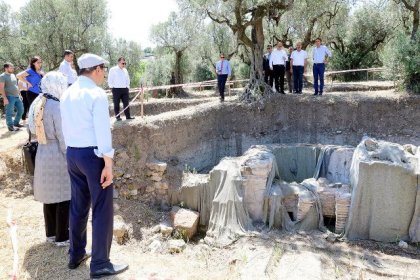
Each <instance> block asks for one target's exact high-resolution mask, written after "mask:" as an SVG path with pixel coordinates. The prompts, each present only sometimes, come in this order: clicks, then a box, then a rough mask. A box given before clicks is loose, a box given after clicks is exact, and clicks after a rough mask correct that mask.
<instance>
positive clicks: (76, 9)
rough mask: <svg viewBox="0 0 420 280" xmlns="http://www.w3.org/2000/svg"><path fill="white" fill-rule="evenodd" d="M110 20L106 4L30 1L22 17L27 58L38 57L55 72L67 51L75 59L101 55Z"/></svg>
mask: <svg viewBox="0 0 420 280" xmlns="http://www.w3.org/2000/svg"><path fill="white" fill-rule="evenodd" d="M107 19H108V12H107V8H106V1H105V0H84V1H80V0H31V1H29V2H28V4H27V5H26V6H24V7H23V8H22V10H21V12H20V16H19V22H20V31H21V35H22V40H23V42H22V43H24V44H25V45H26V46H27V48H28V49H27V57H26V58H27V59H29V57H31V56H33V55H39V56H41V57H42V58H43V60H44V62H45V63H44V67H46V68H47V69H55V68H57V67H58V66H59V64H60V62H61V61H62V54H63V50H65V49H70V50H73V51H74V52H75V54H76V56H77V55H81V54H83V53H86V52H93V53H101V50H102V40H101V39H102V38H104V37H105V34H106V28H107Z"/></svg>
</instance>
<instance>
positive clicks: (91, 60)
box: [77, 53, 109, 69]
mask: <svg viewBox="0 0 420 280" xmlns="http://www.w3.org/2000/svg"><path fill="white" fill-rule="evenodd" d="M108 63H109V62H108V61H107V60H105V59H103V58H102V57H100V56H98V55H96V54H92V53H85V54H84V55H82V56H81V57H79V59H78V60H77V64H78V65H79V68H80V69H86V68H91V67H94V66H98V65H101V64H108Z"/></svg>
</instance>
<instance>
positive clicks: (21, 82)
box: [0, 56, 44, 131]
mask: <svg viewBox="0 0 420 280" xmlns="http://www.w3.org/2000/svg"><path fill="white" fill-rule="evenodd" d="M41 67H42V60H41V58H40V57H38V56H34V57H33V58H31V60H30V63H29V67H28V68H27V69H26V70H24V71H22V72H20V73H19V74H17V75H15V74H14V72H15V67H14V65H13V64H12V63H5V64H4V65H3V69H4V73H3V74H1V75H0V94H2V96H3V104H4V108H5V114H6V124H7V128H8V130H9V131H17V130H19V129H20V128H21V127H24V125H23V124H21V123H20V121H21V119H23V120H24V121H26V116H27V113H28V111H29V107H30V106H31V104H32V102H33V101H34V100H35V98H36V97H37V96H38V95H39V93H40V92H41V88H40V82H41V79H42V77H43V75H44V72H42V70H41ZM15 110H16V114H15V117H14V118H13V115H14V112H15Z"/></svg>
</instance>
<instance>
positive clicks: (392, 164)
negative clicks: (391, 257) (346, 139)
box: [345, 137, 420, 242]
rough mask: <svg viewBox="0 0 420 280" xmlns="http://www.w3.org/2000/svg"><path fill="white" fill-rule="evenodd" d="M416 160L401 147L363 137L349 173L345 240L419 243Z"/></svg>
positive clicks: (414, 155) (415, 155) (414, 156)
mask: <svg viewBox="0 0 420 280" xmlns="http://www.w3.org/2000/svg"><path fill="white" fill-rule="evenodd" d="M416 153H417V151H416ZM416 157H418V154H413V153H412V152H408V151H407V150H405V149H404V147H403V146H401V145H398V144H394V143H389V142H385V141H377V140H374V139H371V138H367V137H365V138H364V139H363V140H362V142H361V143H360V144H359V145H358V146H357V148H356V150H355V152H354V155H353V160H352V166H351V171H350V174H351V186H352V201H351V204H350V209H349V220H348V223H347V226H346V230H345V235H346V236H347V237H348V238H349V239H351V240H352V239H373V240H377V241H385V242H394V241H397V240H411V241H419V239H418V238H419V234H418V233H419V222H418V221H419V215H420V211H419V203H420V201H419V199H418V197H419V194H418V192H419V188H418V175H417V171H418V166H417V163H416V162H418V161H417V158H416ZM410 225H411V228H410ZM409 228H410V231H409ZM412 229H413V230H412Z"/></svg>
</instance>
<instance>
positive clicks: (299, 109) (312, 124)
mask: <svg viewBox="0 0 420 280" xmlns="http://www.w3.org/2000/svg"><path fill="white" fill-rule="evenodd" d="M419 108H420V97H417V96H403V97H392V98H391V97H369V96H368V97H363V98H352V96H348V97H343V96H340V97H338V96H334V95H326V96H323V97H314V96H309V95H306V96H297V95H286V96H279V95H277V96H273V97H271V98H268V99H267V100H266V101H265V102H264V103H261V102H260V103H253V104H243V103H239V102H237V101H231V102H225V103H219V102H216V101H213V102H208V103H205V104H199V105H196V106H192V107H187V108H184V109H181V110H178V111H172V112H166V113H162V114H158V115H154V116H148V117H145V118H143V119H140V118H137V119H136V120H134V121H132V122H129V123H124V122H123V123H118V124H115V125H114V128H113V141H114V146H115V147H116V150H117V154H116V168H117V169H119V170H120V171H121V172H123V173H127V172H128V173H130V175H135V176H136V177H137V178H139V182H140V181H142V179H141V178H142V176H143V174H144V166H145V163H146V162H148V161H151V160H160V161H165V162H168V163H169V166H177V167H178V169H179V167H180V166H181V167H183V166H185V165H187V166H188V168H195V169H196V170H198V171H200V170H206V171H207V170H208V169H210V168H211V167H212V166H214V165H216V164H217V163H218V162H219V160H220V159H221V158H222V157H224V156H238V155H241V154H242V153H243V152H244V151H246V150H247V149H248V148H249V147H250V146H251V145H254V144H268V143H312V144H315V143H321V144H336V145H354V146H355V145H357V144H358V143H359V142H360V140H361V139H362V137H363V135H369V136H371V137H375V138H379V139H383V140H387V141H392V142H397V143H401V144H406V143H411V144H415V145H420V137H419V136H420V122H419V119H420V109H419ZM121 153H123V157H121V156H120V155H121Z"/></svg>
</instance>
